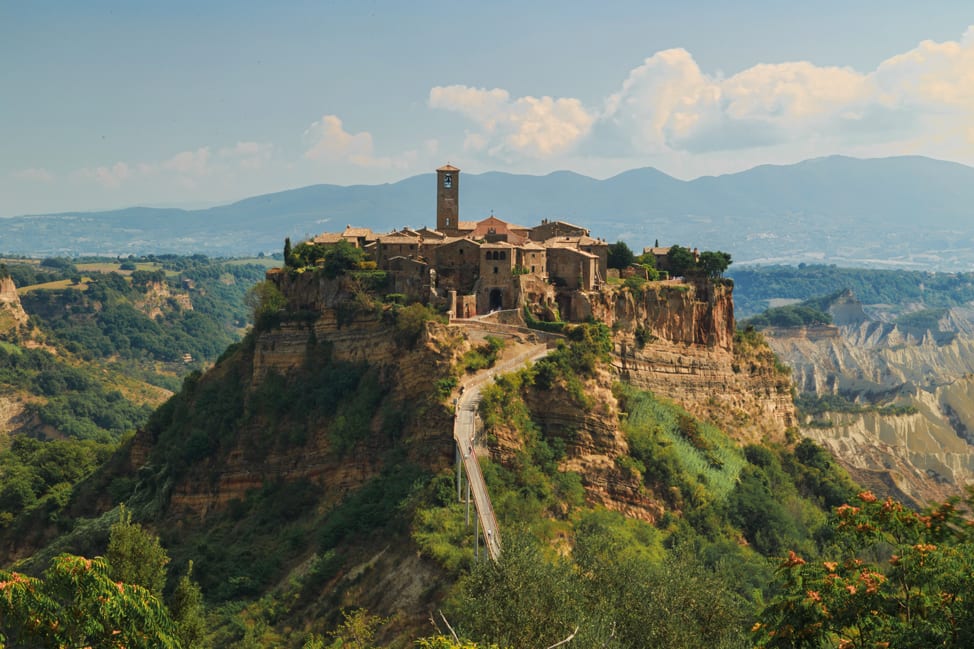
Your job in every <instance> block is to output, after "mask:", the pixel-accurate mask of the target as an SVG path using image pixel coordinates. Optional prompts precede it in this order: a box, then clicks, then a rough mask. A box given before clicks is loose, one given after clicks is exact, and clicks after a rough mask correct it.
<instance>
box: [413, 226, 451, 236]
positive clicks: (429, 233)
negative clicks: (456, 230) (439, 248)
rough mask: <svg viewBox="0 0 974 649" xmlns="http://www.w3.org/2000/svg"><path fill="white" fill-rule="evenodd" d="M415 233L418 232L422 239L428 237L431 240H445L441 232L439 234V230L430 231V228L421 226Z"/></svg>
mask: <svg viewBox="0 0 974 649" xmlns="http://www.w3.org/2000/svg"><path fill="white" fill-rule="evenodd" d="M417 232H419V233H420V234H421V235H423V236H424V237H430V238H432V239H445V238H446V235H445V234H443V233H442V232H440V231H439V230H432V229H430V228H428V227H426V226H423V227H422V228H420V229H419V230H417Z"/></svg>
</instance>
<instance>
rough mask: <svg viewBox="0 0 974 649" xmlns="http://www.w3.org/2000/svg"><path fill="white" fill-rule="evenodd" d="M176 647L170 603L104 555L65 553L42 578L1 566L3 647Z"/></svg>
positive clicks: (0, 640)
mask: <svg viewBox="0 0 974 649" xmlns="http://www.w3.org/2000/svg"><path fill="white" fill-rule="evenodd" d="M8 644H9V645H10V646H14V647H39V648H42V649H64V648H67V647H71V648H73V647H97V648H98V649H123V648H127V649H178V647H180V644H179V641H178V640H177V638H176V635H175V633H174V624H173V622H172V619H171V618H170V617H169V613H168V611H167V610H166V607H165V606H163V604H162V603H161V602H160V601H159V600H158V598H156V597H155V596H154V595H153V594H152V593H150V592H149V591H148V590H146V589H145V588H142V587H141V586H138V585H131V584H126V583H123V582H120V581H116V580H115V579H113V578H112V577H110V576H109V567H108V564H107V562H106V561H105V560H104V559H86V558H84V557H78V556H72V555H67V554H63V555H60V556H58V557H55V558H54V560H53V561H52V562H51V566H50V567H49V568H48V569H47V571H45V573H44V578H43V579H35V578H32V577H27V576H25V575H22V574H19V573H16V572H5V571H2V570H0V647H4V646H7V645H8Z"/></svg>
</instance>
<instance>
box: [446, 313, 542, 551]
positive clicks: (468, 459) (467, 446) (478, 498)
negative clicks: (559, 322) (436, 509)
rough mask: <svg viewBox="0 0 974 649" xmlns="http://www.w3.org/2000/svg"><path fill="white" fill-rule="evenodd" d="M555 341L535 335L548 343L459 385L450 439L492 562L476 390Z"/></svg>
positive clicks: (496, 538)
mask: <svg viewBox="0 0 974 649" xmlns="http://www.w3.org/2000/svg"><path fill="white" fill-rule="evenodd" d="M503 328H506V325H497V324H491V329H492V330H493V331H495V332H496V333H501V331H499V330H501V329H503ZM523 332H524V329H523V328H521V327H510V333H517V334H523ZM534 333H538V332H534ZM557 338H558V337H557V336H551V335H547V336H546V335H542V336H537V337H536V339H544V340H547V341H548V342H539V343H535V344H532V345H530V346H528V347H527V348H526V349H524V350H523V351H521V352H520V353H518V354H517V355H516V356H514V357H512V358H509V359H506V360H504V361H502V362H501V363H498V364H497V365H495V366H494V367H491V368H489V369H486V370H482V371H480V372H478V373H477V374H475V375H474V376H473V377H472V378H470V379H468V380H466V381H463V382H462V383H461V386H462V392H461V393H460V396H459V397H458V400H457V404H456V416H455V418H454V420H453V439H454V440H455V441H456V443H457V450H458V452H459V454H460V457H461V458H463V468H464V473H465V474H466V475H467V482H468V483H469V488H470V494H471V496H472V498H473V502H474V507H475V508H476V510H477V518H478V520H479V522H480V527H481V528H482V529H483V535H484V546H485V547H486V549H487V555H488V556H489V557H490V558H491V560H493V561H497V558H498V557H499V556H500V553H501V537H500V530H499V529H498V526H497V518H496V516H495V515H494V507H493V505H492V504H491V502H490V494H488V493H487V484H486V483H485V482H484V475H483V473H482V472H481V470H480V461H479V459H478V457H477V449H476V445H477V440H476V435H477V419H478V415H477V409H478V406H479V405H480V390H481V388H483V386H484V385H486V384H488V383H489V382H492V381H493V380H494V377H495V376H498V375H500V374H506V373H508V372H513V371H515V370H517V369H518V368H520V367H522V366H525V365H530V364H531V363H533V362H535V361H536V360H538V359H540V358H543V357H544V356H546V355H547V354H548V353H549V351H550V350H551V342H552V341H553V340H555V339H557Z"/></svg>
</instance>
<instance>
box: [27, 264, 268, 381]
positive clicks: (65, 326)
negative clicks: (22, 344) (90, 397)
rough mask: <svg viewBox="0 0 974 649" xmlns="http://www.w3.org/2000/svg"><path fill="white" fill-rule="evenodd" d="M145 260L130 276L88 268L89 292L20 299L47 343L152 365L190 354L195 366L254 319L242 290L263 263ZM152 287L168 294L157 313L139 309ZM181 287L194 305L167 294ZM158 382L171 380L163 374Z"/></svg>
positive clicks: (89, 356)
mask: <svg viewBox="0 0 974 649" xmlns="http://www.w3.org/2000/svg"><path fill="white" fill-rule="evenodd" d="M143 259H144V260H145V261H147V262H151V263H152V264H154V265H155V269H153V270H149V269H146V270H136V271H134V272H132V273H131V274H130V275H129V276H128V277H125V276H123V275H121V274H119V273H116V272H107V273H101V272H91V273H90V276H89V278H88V281H87V290H86V291H83V292H82V291H77V290H73V289H71V288H65V289H55V290H43V291H30V292H28V293H26V294H24V295H23V296H22V298H21V301H22V302H23V304H24V309H25V310H26V311H27V312H28V313H30V314H31V315H33V316H35V319H36V320H38V321H39V322H40V323H42V329H43V331H44V332H45V334H46V335H47V336H48V337H49V338H50V339H51V340H52V341H54V342H55V343H56V344H58V345H59V346H63V348H64V350H65V351H67V352H69V353H71V354H74V355H76V356H78V357H80V358H82V359H86V360H94V359H108V358H112V359H118V360H120V361H122V362H125V361H134V362H137V363H139V364H141V365H142V366H144V367H150V366H152V364H154V363H169V364H176V363H179V364H182V361H183V355H184V354H189V355H190V356H191V357H192V359H193V363H192V364H191V366H193V367H199V366H201V364H202V362H203V361H205V360H208V359H210V360H212V359H214V358H216V357H217V356H218V355H219V354H220V353H221V352H222V351H223V350H224V349H225V348H226V347H227V345H229V344H231V343H232V342H234V340H236V338H237V337H238V336H239V331H240V329H241V328H242V327H243V326H245V324H246V323H247V321H248V320H249V319H250V316H251V313H249V312H248V309H247V306H245V304H244V299H243V298H244V294H245V292H246V291H247V289H248V288H249V287H250V286H251V285H252V284H253V283H255V282H257V281H259V280H261V279H263V275H264V269H263V267H261V266H257V265H237V264H229V263H225V262H222V261H217V260H210V259H208V258H206V257H204V256H202V255H194V256H192V257H177V256H159V257H154V256H150V257H147V258H143ZM40 267H41V268H45V269H46V268H50V269H52V273H54V278H61V277H62V276H63V274H64V273H70V272H73V271H72V270H71V268H73V265H70V268H69V267H68V266H67V265H66V264H64V263H61V262H57V263H53V265H52V262H50V261H49V260H45V261H44V262H42V263H41V266H40ZM10 268H11V271H12V274H14V272H20V273H21V274H22V275H24V277H23V279H25V280H27V279H32V280H37V279H39V277H38V276H37V273H38V272H39V271H38V270H37V269H36V268H35V267H33V266H31V265H27V264H24V265H11V267H10ZM31 274H33V277H31V276H30V275H31ZM44 279H47V277H45V278H44ZM14 281H15V282H16V281H18V280H17V279H16V278H15V280H14ZM17 285H18V286H20V287H23V286H29V284H23V283H20V282H18V284H17ZM151 285H160V286H164V287H165V289H163V290H164V291H168V292H169V295H168V296H167V295H166V293H165V292H164V293H162V295H161V296H160V297H158V298H154V299H156V301H157V303H158V305H159V314H158V315H156V316H155V317H150V315H148V309H147V308H146V307H144V306H143V304H144V303H145V302H146V300H147V292H148V291H149V290H150V286H151ZM184 285H185V286H192V287H193V288H191V289H189V293H190V301H191V303H192V309H187V308H185V306H184V305H183V304H182V303H180V302H178V301H177V300H176V299H175V298H174V297H171V294H172V293H173V292H174V291H175V292H179V291H182V292H186V290H187V289H185V288H184ZM146 376H147V377H149V378H151V377H152V376H153V374H151V373H147V374H146ZM157 382H158V383H162V384H164V385H170V384H169V383H168V382H167V381H166V380H164V379H162V380H159V381H157Z"/></svg>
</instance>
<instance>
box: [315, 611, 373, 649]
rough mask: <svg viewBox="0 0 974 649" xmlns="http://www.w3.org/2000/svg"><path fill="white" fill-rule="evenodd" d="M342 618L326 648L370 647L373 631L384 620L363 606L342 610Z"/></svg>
mask: <svg viewBox="0 0 974 649" xmlns="http://www.w3.org/2000/svg"><path fill="white" fill-rule="evenodd" d="M342 618H343V619H342V623H341V624H339V625H338V628H337V629H335V630H334V631H333V632H332V634H331V635H332V637H333V638H334V640H333V641H332V642H331V644H329V645H328V649H372V647H373V646H374V644H373V640H374V639H375V632H376V630H377V629H378V628H379V627H380V626H382V624H384V623H385V621H386V620H384V619H383V618H381V617H379V616H378V615H372V614H371V613H369V612H368V611H367V610H366V609H364V608H358V609H355V610H353V611H344V610H343V611H342ZM311 641H312V638H309V642H311ZM312 646H314V645H312Z"/></svg>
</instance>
